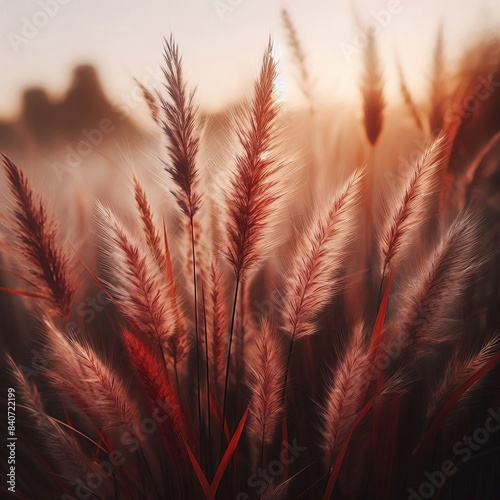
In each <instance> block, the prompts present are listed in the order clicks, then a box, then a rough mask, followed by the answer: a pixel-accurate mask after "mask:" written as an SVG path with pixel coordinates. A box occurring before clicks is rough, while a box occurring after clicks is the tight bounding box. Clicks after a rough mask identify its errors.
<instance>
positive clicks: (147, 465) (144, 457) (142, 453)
mask: <svg viewBox="0 0 500 500" xmlns="http://www.w3.org/2000/svg"><path fill="white" fill-rule="evenodd" d="M139 453H140V455H141V457H142V460H143V461H144V465H145V466H146V469H147V470H148V474H149V477H150V478H151V482H152V483H153V488H154V490H155V493H156V494H157V495H159V493H158V489H157V488H156V483H155V480H154V477H153V473H152V472H151V469H150V467H149V464H148V461H147V460H146V456H145V455H144V451H143V450H142V447H141V446H139Z"/></svg>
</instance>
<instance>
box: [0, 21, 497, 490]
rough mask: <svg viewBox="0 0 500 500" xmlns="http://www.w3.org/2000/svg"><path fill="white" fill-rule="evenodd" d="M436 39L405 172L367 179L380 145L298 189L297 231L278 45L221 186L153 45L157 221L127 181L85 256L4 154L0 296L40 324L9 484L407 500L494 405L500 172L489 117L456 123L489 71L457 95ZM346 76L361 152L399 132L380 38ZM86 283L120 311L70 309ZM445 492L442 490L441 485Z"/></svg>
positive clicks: (296, 46)
mask: <svg viewBox="0 0 500 500" xmlns="http://www.w3.org/2000/svg"><path fill="white" fill-rule="evenodd" d="M283 20H284V23H285V29H286V33H287V37H288V39H289V41H290V48H291V51H292V53H293V55H294V60H295V61H296V64H297V66H298V68H297V69H298V74H299V75H300V79H299V80H300V82H299V84H300V85H301V88H302V91H303V93H304V95H305V96H306V98H307V100H308V106H309V107H310V110H311V113H310V115H311V116H310V119H311V120H315V119H316V115H317V108H318V102H317V101H316V100H315V99H314V87H313V85H312V84H311V78H310V75H309V70H308V69H307V67H306V63H305V61H306V55H305V52H304V51H303V49H302V48H301V45H300V42H299V36H298V33H297V31H296V28H295V26H294V25H293V23H292V21H291V18H290V16H289V14H288V13H286V12H284V13H283ZM443 36H444V35H443V32H442V31H440V33H439V35H438V41H437V47H436V53H435V69H434V72H435V74H434V76H433V78H432V83H431V95H430V103H431V106H430V113H429V114H428V120H429V124H428V127H427V126H424V124H423V121H424V116H425V113H424V111H423V110H422V109H421V107H420V104H419V103H418V102H417V101H416V100H415V99H414V98H413V96H412V95H411V94H410V91H409V87H408V85H407V83H406V82H405V81H404V77H403V70H402V67H401V65H400V64H399V63H398V65H399V66H398V69H399V74H400V79H401V91H402V98H403V102H404V104H405V105H406V107H407V108H408V111H409V112H410V115H411V117H412V118H413V120H414V122H415V124H416V126H417V131H418V132H419V133H424V130H426V129H429V130H430V132H429V134H428V137H427V138H426V140H427V147H426V148H425V149H424V150H423V151H422V152H421V154H420V155H419V158H418V159H417V160H416V161H414V162H413V163H412V165H410V166H409V167H408V168H407V169H406V170H405V171H404V172H403V177H404V179H403V181H402V182H401V183H400V184H401V185H396V184H394V183H392V182H390V183H387V180H386V178H384V177H383V176H377V177H375V178H373V177H372V175H371V173H370V172H367V169H368V170H369V169H371V168H374V167H375V164H374V162H375V158H374V157H373V156H371V162H370V165H368V167H366V168H365V169H363V168H358V166H357V165H352V168H351V169H350V170H351V172H350V174H349V175H347V176H345V178H343V179H337V180H338V181H339V182H338V183H337V184H338V187H337V189H336V192H335V193H333V194H332V195H331V196H330V197H324V198H323V199H322V198H321V197H320V196H319V195H317V197H316V198H315V199H314V200H308V199H306V200H302V201H303V202H305V204H308V203H309V206H311V207H314V208H312V209H311V210H310V212H311V213H308V214H307V217H306V219H307V220H305V221H304V222H303V223H302V226H301V231H300V234H291V228H292V224H291V220H290V218H289V217H288V216H289V214H290V210H291V207H293V206H294V204H295V202H296V201H297V198H300V197H301V196H302V195H303V196H309V194H310V190H309V189H308V188H307V187H306V186H304V187H303V186H300V187H299V188H298V189H295V190H293V189H291V186H292V184H293V182H294V179H293V175H294V168H295V166H294V165H292V164H291V163H293V160H292V161H291V160H290V157H289V155H287V154H286V153H284V148H283V144H286V141H287V136H286V132H284V129H285V128H284V126H283V125H284V124H285V123H286V120H287V115H286V109H283V108H284V106H286V105H283V104H282V99H281V96H280V94H279V89H278V88H277V86H276V80H277V77H278V73H277V67H276V61H275V59H274V56H273V50H272V44H270V45H269V47H268V48H267V49H266V51H265V54H264V57H263V60H262V66H261V71H260V74H259V75H258V76H257V78H256V80H255V84H254V87H253V94H252V96H251V97H250V99H249V101H248V103H247V104H246V106H245V107H244V108H242V109H241V110H240V111H239V112H238V115H237V116H236V117H235V125H234V128H235V134H234V135H235V137H236V141H235V142H234V144H233V149H232V150H231V151H229V152H227V155H228V156H230V157H231V161H230V165H229V167H228V168H227V169H226V171H223V172H222V174H220V175H222V177H221V178H220V179H221V183H220V184H221V185H223V186H224V192H223V196H219V197H216V196H210V193H207V192H206V190H205V189H204V186H205V185H207V184H206V183H207V178H208V177H209V176H210V174H211V172H209V171H208V170H207V168H206V165H205V162H203V161H202V159H203V155H204V154H205V151H204V150H203V148H204V144H205V143H204V142H203V141H202V140H201V132H200V130H201V128H200V122H201V119H200V116H199V112H198V107H197V104H196V95H195V94H194V92H192V91H190V90H189V85H188V83H187V82H186V81H185V78H184V72H183V61H182V58H181V56H180V52H179V49H178V47H177V45H176V43H175V42H174V41H173V39H172V38H171V39H170V40H169V41H167V42H166V45H165V63H164V68H165V69H164V77H165V88H164V92H163V94H162V93H159V94H158V95H153V94H151V93H150V92H149V91H148V90H147V89H145V88H141V90H142V92H143V95H144V98H145V100H146V101H147V104H148V106H149V109H150V111H151V115H152V119H153V121H154V122H155V123H156V125H157V126H158V129H159V131H160V132H161V134H162V139H163V141H164V145H165V149H164V150H163V151H164V152H163V153H162V158H161V160H162V167H163V170H164V172H165V173H166V174H167V175H166V176H165V177H163V178H161V179H162V180H157V182H161V183H164V184H165V186H167V190H166V192H167V193H168V194H167V195H165V196H166V197H168V198H169V199H170V201H171V204H170V205H169V211H170V213H169V219H167V220H164V219H163V218H164V214H162V213H160V212H159V211H157V210H156V208H155V205H154V204H152V203H151V202H150V199H149V193H148V189H146V188H145V187H144V185H143V184H142V183H141V182H140V181H139V178H141V177H142V173H141V176H138V175H137V176H135V175H134V177H133V179H131V180H130V186H131V189H132V192H133V195H134V200H135V206H134V210H135V215H136V220H135V221H134V222H132V223H131V221H129V220H126V219H125V218H124V217H123V216H122V215H120V213H119V211H118V210H116V209H115V208H114V207H110V206H108V205H107V204H105V203H102V202H97V204H96V206H95V210H94V216H95V220H96V228H97V229H96V230H97V233H98V235H99V243H98V246H99V248H98V254H99V257H100V259H101V262H102V266H100V267H99V268H97V269H93V267H92V266H91V265H89V264H87V262H86V260H85V259H84V258H83V257H82V256H81V255H80V254H79V252H78V250H77V249H75V248H73V247H72V246H71V245H70V244H69V243H68V241H67V239H66V236H65V235H64V234H63V231H62V230H61V229H60V228H59V226H58V225H57V224H56V222H55V219H54V218H53V217H52V216H51V215H50V209H49V204H48V202H47V200H44V199H43V197H42V196H40V195H38V194H36V192H35V190H34V188H33V187H32V186H31V184H30V182H29V180H28V179H27V178H26V176H25V175H24V174H23V173H22V171H21V169H20V168H19V167H18V166H17V165H16V164H15V163H14V162H13V161H12V160H11V159H9V158H7V157H6V156H4V157H3V163H4V170H5V174H6V181H7V185H8V188H9V190H10V200H9V203H10V206H11V211H10V213H9V222H8V231H9V234H10V235H11V236H12V239H11V240H10V241H9V244H8V245H7V250H5V258H6V259H10V260H11V261H12V262H13V266H14V267H13V268H15V273H13V277H11V281H12V285H11V286H9V287H4V288H2V289H1V290H2V291H3V292H6V293H10V294H11V295H14V296H15V300H16V307H18V308H21V309H22V310H27V311H29V312H30V316H31V318H32V320H31V326H29V328H28V326H27V323H26V325H25V324H24V323H22V322H21V323H20V324H19V325H18V328H28V330H27V331H28V332H29V336H30V342H35V343H39V344H42V345H44V346H45V349H44V353H45V354H44V358H43V364H42V366H41V367H40V369H39V370H38V371H37V372H36V373H35V375H36V376H33V373H32V372H29V371H28V370H26V367H25V366H24V365H23V361H22V360H18V359H16V356H15V354H14V353H12V354H6V362H7V372H8V375H7V376H8V377H9V380H10V381H11V383H12V385H13V386H14V387H15V389H16V395H17V405H18V413H17V415H18V427H19V430H18V431H17V432H18V434H19V435H20V436H21V435H23V436H30V439H29V440H28V439H27V438H26V439H24V442H23V449H22V450H21V453H22V456H21V457H20V459H19V466H18V492H19V496H20V498H32V496H30V495H32V492H33V491H35V490H36V491H38V492H39V493H38V494H39V495H40V497H43V498H56V497H57V498H59V497H60V498H67V499H69V498H98V499H107V498H121V499H129V498H130V499H133V498H152V499H153V498H167V497H168V498H209V499H214V498H219V499H220V498H242V497H241V496H237V495H238V494H240V493H241V492H245V491H246V492H248V498H254V497H255V498H257V497H258V498H263V499H264V498H267V499H270V498H324V499H328V498H339V499H342V498H346V499H348V498H381V499H382V498H384V499H387V498H406V497H407V496H408V495H409V493H408V491H409V488H414V489H415V490H416V491H418V489H419V487H420V485H421V483H423V482H425V481H426V476H425V475H424V472H425V471H433V470H437V469H438V468H439V467H440V464H441V463H442V462H443V461H444V460H448V459H449V460H455V461H456V462H457V463H458V460H457V457H456V456H454V454H453V443H454V442H456V440H457V439H460V438H461V436H463V434H464V433H467V432H469V433H470V432H471V430H472V431H473V430H474V425H476V424H475V422H474V420H473V418H474V414H476V415H478V414H479V413H480V412H483V413H484V414H485V418H486V416H487V413H486V410H487V409H488V408H491V407H493V405H495V404H497V403H498V383H497V382H495V380H498V363H499V361H500V343H499V334H498V327H499V319H500V318H499V317H498V310H497V303H496V299H497V298H498V295H495V294H497V293H498V289H499V288H498V272H497V267H495V266H498V262H497V259H498V257H497V255H496V254H495V252H494V250H495V249H496V248H497V246H498V236H499V229H500V228H499V226H498V220H499V218H498V206H497V204H495V199H496V198H495V196H497V194H496V192H495V190H494V189H493V188H492V187H491V182H490V183H489V184H488V182H486V181H488V180H490V181H491V180H492V179H493V180H494V179H496V177H497V176H498V160H495V161H496V163H494V164H493V166H492V163H491V162H492V161H493V160H491V158H492V154H493V152H494V151H495V148H496V146H497V142H498V141H497V136H496V135H495V134H496V133H498V128H500V124H499V123H498V122H497V126H498V128H496V129H495V127H494V126H491V124H489V125H488V128H485V130H489V133H485V136H484V137H483V138H482V140H479V139H478V138H477V137H475V141H474V147H473V148H472V146H469V143H468V142H467V135H466V132H467V130H470V129H467V125H468V124H467V119H471V120H476V122H475V125H476V130H479V131H481V121H480V120H481V117H484V115H481V109H482V108H481V109H479V110H478V111H477V112H476V114H474V115H473V116H472V117H470V118H469V117H468V118H467V119H464V122H463V123H460V124H459V126H457V123H456V122H453V124H448V123H447V121H446V116H447V115H446V109H448V107H450V106H452V105H453V102H454V99H455V104H456V100H457V99H460V98H461V97H462V96H463V95H464V92H463V89H464V88H466V87H467V81H469V80H471V81H473V79H474V78H477V74H480V70H481V71H482V70H484V69H491V65H492V64H493V63H492V59H491V57H489V58H487V59H486V60H487V62H485V63H484V67H481V68H476V69H475V70H474V71H471V70H470V64H469V63H468V64H469V65H468V66H467V71H465V70H464V71H463V72H462V73H461V81H460V82H458V83H457V84H456V92H455V93H453V92H451V90H450V88H451V87H452V86H451V85H446V92H445V90H444V87H445V83H446V77H445V75H444V73H443V71H442V67H443V65H444V57H445V56H444V50H443V48H444V40H443ZM497 43H499V42H497ZM499 44H500V43H499ZM477 50H478V51H482V50H484V46H483V45H479V46H478V48H477ZM468 57H469V58H470V56H468ZM487 65H490V66H489V67H487ZM493 67H494V68H496V71H499V69H500V58H497V59H496V60H495V61H494V66H493ZM471 75H472V76H471ZM467 79H469V80H467ZM360 81H361V84H360V88H361V94H362V110H363V119H362V121H360V124H359V125H360V130H362V129H363V128H364V133H365V139H364V141H365V143H360V145H359V148H360V150H362V149H363V148H364V147H366V146H367V145H368V146H369V148H370V149H373V148H374V147H375V145H378V143H379V142H381V141H384V140H386V141H390V140H393V138H392V137H388V138H384V133H385V126H384V121H385V120H386V119H387V116H388V114H389V113H390V108H387V107H386V98H387V97H386V96H385V94H384V82H383V78H382V67H381V59H380V58H379V55H378V54H377V51H376V48H375V39H374V38H373V37H371V38H370V40H369V43H368V46H367V49H366V54H365V66H364V72H363V76H362V77H361V78H360ZM493 102H498V101H493ZM313 103H314V104H313ZM487 105H488V103H487V102H484V103H482V104H481V106H487ZM313 109H314V112H312V110H313ZM438 129H439V130H438ZM208 130H209V131H208V133H210V129H208ZM457 130H458V132H457ZM464 134H465V139H464ZM476 135H477V134H476ZM360 137H363V136H362V134H360ZM458 141H461V142H458ZM317 146H318V143H315V147H317ZM464 148H468V151H469V157H467V156H466V155H465V154H463V151H464ZM471 148H472V152H470V151H471ZM457 151H459V152H461V154H462V156H461V157H460V156H459V158H458V160H457V153H456V152H457ZM496 151H497V152H498V148H496ZM487 161H488V162H489V163H485V162H487ZM457 163H458V165H459V166H458V167H457ZM368 178H369V180H367V179H368ZM158 179H160V176H159V177H158ZM472 180H473V183H474V189H471V188H470V186H471V182H472ZM375 181H376V182H378V183H380V185H378V184H377V185H375V186H374V185H373V182H375ZM481 181H483V183H482V182H481ZM386 184H389V185H386ZM374 188H376V189H382V188H383V189H385V190H386V192H388V195H387V196H386V197H385V199H384V200H382V202H380V200H378V201H377V203H372V202H371V200H372V192H373V189H374ZM301 189H303V190H302V191H301ZM367 198H368V199H370V205H369V209H368V210H367V206H366V199H367ZM170 219H172V220H177V221H179V224H178V227H179V228H180V232H181V233H182V234H181V235H180V236H179V234H177V235H176V237H174V236H173V234H172V232H171V231H170V229H168V230H167V228H170V227H171V226H172V225H171V223H170ZM365 235H368V238H369V244H370V245H371V246H372V248H373V250H374V251H370V252H366V249H365V246H366V243H367V242H366V236H365ZM176 238H177V240H178V239H180V240H181V242H179V241H177V240H176ZM360 256H361V257H360ZM10 260H9V261H10ZM79 268H81V269H80V270H79ZM14 274H15V275H14ZM90 285H91V286H92V287H93V288H94V289H96V290H98V291H100V292H101V293H102V294H103V295H104V296H105V297H106V300H107V302H108V303H109V304H110V307H109V308H107V309H106V311H105V313H103V318H104V317H105V319H103V318H101V319H102V321H101V322H99V323H95V324H94V323H90V324H82V322H81V321H78V314H77V310H78V309H79V302H78V301H79V300H80V299H79V297H80V295H79V291H80V290H89V289H91V288H89V286H90ZM360 290H362V293H359V291H360ZM6 297H7V295H2V300H4V299H5V300H7V299H6ZM262 304H266V307H261V306H262ZM24 362H25V361H24ZM479 421H480V419H479ZM471 426H472V427H471ZM493 449H494V443H493V441H492V442H491V443H488V444H486V445H485V450H486V453H488V450H491V453H493ZM21 460H22V465H21ZM462 467H464V468H465V467H467V465H466V464H463V465H462ZM28 468H30V470H31V471H32V472H30V474H28V475H27V474H25V471H26V470H28ZM464 470H466V469H464ZM264 472H265V474H264ZM256 474H257V476H256ZM453 481H460V478H458V479H457V478H456V477H453V478H452V477H450V478H448V482H449V483H452V482H453ZM492 481H493V479H492ZM497 486H498V484H497ZM485 487H486V486H485ZM2 488H5V485H2ZM448 488H449V489H448ZM451 490H452V487H451V486H448V483H447V484H445V485H444V487H443V488H442V490H441V493H440V494H441V498H451V497H450V496H447V495H449V493H448V491H451ZM450 494H451V493H450ZM245 498H247V497H245ZM454 498H457V497H454ZM464 498H465V497H464Z"/></svg>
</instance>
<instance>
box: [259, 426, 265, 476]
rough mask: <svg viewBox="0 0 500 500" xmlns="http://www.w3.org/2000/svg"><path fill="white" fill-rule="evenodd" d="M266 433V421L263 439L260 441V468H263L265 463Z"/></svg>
mask: <svg viewBox="0 0 500 500" xmlns="http://www.w3.org/2000/svg"><path fill="white" fill-rule="evenodd" d="M265 433H266V423H265V422H264V425H263V428H262V439H261V441H260V459H259V469H262V466H263V465H264V435H265Z"/></svg>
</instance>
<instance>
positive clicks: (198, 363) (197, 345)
mask: <svg viewBox="0 0 500 500" xmlns="http://www.w3.org/2000/svg"><path fill="white" fill-rule="evenodd" d="M190 225H191V251H192V254H193V292H194V328H195V331H196V383H197V393H198V431H199V435H200V441H202V439H201V430H202V425H201V394H200V342H199V338H198V295H197V287H196V253H195V246H194V225H193V217H191V219H190Z"/></svg>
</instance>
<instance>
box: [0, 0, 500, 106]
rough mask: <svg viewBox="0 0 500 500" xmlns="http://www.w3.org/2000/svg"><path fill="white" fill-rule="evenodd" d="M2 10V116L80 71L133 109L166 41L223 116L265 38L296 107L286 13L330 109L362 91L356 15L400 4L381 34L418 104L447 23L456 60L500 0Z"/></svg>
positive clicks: (66, 3) (8, 3)
mask: <svg viewBox="0 0 500 500" xmlns="http://www.w3.org/2000/svg"><path fill="white" fill-rule="evenodd" d="M53 2H57V5H58V12H57V13H56V14H55V15H52V16H50V17H49V18H48V20H46V23H45V25H43V26H41V27H39V28H36V30H37V33H36V34H35V35H34V36H32V38H30V39H27V38H25V40H27V43H23V42H21V41H20V38H18V37H20V36H23V32H22V30H23V26H25V25H26V22H25V20H24V19H23V18H27V19H28V20H30V21H33V20H34V19H35V18H36V19H38V21H39V22H41V23H43V22H44V17H43V14H42V15H41V16H39V14H40V12H43V9H42V7H41V5H42V4H44V3H47V4H50V3H53ZM0 5H1V7H2V12H1V14H2V15H1V17H0V28H1V42H0V64H1V67H2V72H1V75H0V80H1V88H2V92H1V93H0V116H9V115H13V114H14V113H15V112H16V109H17V107H18V105H19V102H20V91H21V89H22V88H23V87H25V86H26V85H28V84H29V85H35V84H36V85H43V86H46V87H48V88H49V89H50V90H51V92H52V93H54V94H55V95H57V93H58V92H62V91H64V90H65V88H66V86H67V85H68V82H69V77H70V74H71V68H72V67H73V66H74V65H75V64H78V63H81V62H91V63H93V64H95V65H96V66H97V67H98V69H99V72H100V74H101V78H102V80H103V82H104V85H105V88H106V91H107V93H108V94H109V95H110V96H111V97H112V98H113V99H115V100H116V99H126V98H127V96H128V95H130V92H131V91H132V90H133V77H136V78H137V79H138V80H143V79H144V77H145V76H146V75H147V74H148V73H150V74H153V75H154V74H157V65H158V63H160V62H161V52H162V37H163V36H169V34H170V33H171V32H172V33H173V34H174V36H175V38H176V40H177V41H178V43H179V45H180V48H181V51H182V53H183V55H184V60H185V67H186V72H187V74H188V77H189V79H190V81H191V82H192V83H193V84H195V85H196V86H197V89H198V98H199V101H200V103H201V104H202V105H203V106H204V107H207V108H212V109H216V108H218V107H221V106H222V105H224V104H225V103H227V102H230V101H232V100H235V99H236V98H237V96H238V94H239V93H240V92H243V91H245V90H246V89H247V88H248V85H249V84H250V82H251V80H252V78H253V77H254V76H255V74H256V72H257V69H258V65H259V62H260V58H261V55H262V53H263V49H264V48H265V46H266V43H267V39H268V37H269V35H272V36H273V38H274V39H275V40H276V42H277V43H278V44H279V45H280V46H281V47H280V48H281V61H282V67H283V68H285V69H284V70H283V76H284V81H285V85H286V89H287V95H288V96H289V98H290V100H291V101H293V102H300V101H298V100H297V97H298V94H297V92H296V87H295V85H294V82H293V69H291V68H290V65H288V64H287V59H289V58H290V54H289V52H288V51H287V47H286V44H285V34H284V31H283V27H282V22H281V18H280V11H281V9H282V8H283V7H286V8H288V9H289V11H290V14H291V16H292V18H293V20H294V22H295V24H296V27H297V29H298V31H299V35H300V39H301V41H302V44H303V47H304V49H305V51H306V52H307V57H308V65H309V68H310V72H311V74H312V76H313V78H314V79H315V80H316V84H315V85H316V87H315V88H316V90H317V92H318V96H319V97H321V98H324V99H327V100H328V99H329V100H331V101H335V100H340V99H353V98H355V97H356V96H357V92H358V87H357V85H356V83H355V82H356V78H357V75H358V74H359V71H360V63H361V57H360V55H359V54H358V53H354V54H353V55H352V57H351V58H350V59H349V58H347V57H346V56H345V55H344V52H343V49H342V47H344V49H345V47H346V44H352V45H354V46H355V40H354V35H355V29H354V22H353V19H354V16H353V12H354V9H353V8H352V6H353V5H355V7H356V10H357V11H358V12H359V14H360V17H361V19H362V20H364V21H369V20H371V21H373V20H374V14H373V13H374V12H379V11H380V10H382V9H388V7H389V6H390V5H392V6H393V10H394V11H396V13H394V14H390V16H389V18H388V22H386V23H385V24H386V26H382V27H380V29H379V35H378V38H379V43H380V46H381V51H382V53H383V54H384V62H385V65H386V66H385V68H384V71H385V75H386V80H387V83H388V86H389V87H388V88H389V91H390V89H391V88H394V81H395V77H394V76H395V75H394V63H393V62H394V55H395V54H396V52H397V53H399V55H400V58H401V60H402V63H403V67H404V70H405V72H406V74H407V77H408V80H409V82H410V85H411V87H412V89H413V90H414V92H415V93H416V94H417V95H418V93H419V92H422V93H424V92H425V90H426V87H425V85H426V84H427V80H428V76H429V72H430V63H431V58H432V50H433V46H434V43H435V33H436V30H437V27H438V24H439V22H440V21H441V20H442V19H443V17H446V20H445V22H444V29H445V37H446V45H447V55H448V56H449V57H450V58H451V60H453V58H454V56H456V55H457V54H459V53H460V51H461V50H462V49H463V48H464V47H465V46H467V43H468V42H470V41H472V40H474V39H475V38H476V37H477V35H478V34H479V33H482V32H483V31H484V30H485V29H490V30H491V29H494V28H496V29H497V31H498V26H499V25H500V4H499V3H498V0H460V1H457V0H455V1H453V0H357V1H353V2H350V1H348V0H308V1H305V0H302V1H301V0H289V1H273V0H175V1H172V0H141V1H139V0H121V1H120V0H107V1H106V2H103V1H101V0H25V1H14V0H0ZM48 9H49V7H47V10H48ZM444 13H447V15H446V16H444ZM37 15H38V17H37ZM25 29H26V28H25ZM343 44H344V45H343ZM151 78H153V79H154V77H151ZM151 78H150V80H149V81H148V83H149V82H150V81H154V80H152V79H151Z"/></svg>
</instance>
